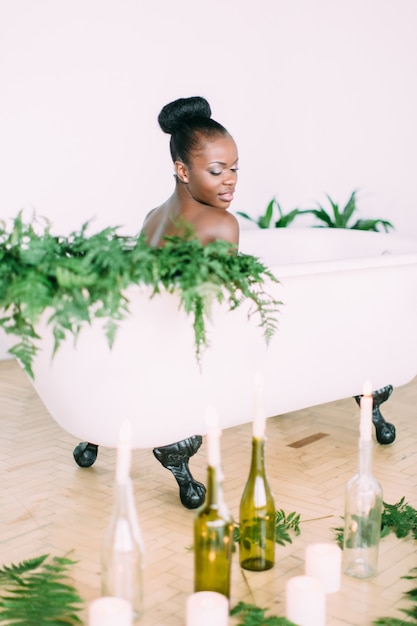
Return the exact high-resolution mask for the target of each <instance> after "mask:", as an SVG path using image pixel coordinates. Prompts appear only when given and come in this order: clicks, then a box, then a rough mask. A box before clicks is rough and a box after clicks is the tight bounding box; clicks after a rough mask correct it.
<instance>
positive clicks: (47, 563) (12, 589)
mask: <svg viewBox="0 0 417 626" xmlns="http://www.w3.org/2000/svg"><path fill="white" fill-rule="evenodd" d="M72 565H74V561H71V560H70V559H68V558H66V557H53V558H49V555H47V554H44V555H42V556H39V557H36V558H33V559H28V560H26V561H22V562H21V563H19V564H17V565H14V564H12V565H10V566H3V568H2V569H0V624H14V625H15V626H43V625H44V624H48V626H64V625H65V624H66V625H67V626H75V625H77V624H82V621H81V619H80V617H79V615H78V613H79V612H80V611H81V609H82V606H83V600H82V599H81V598H80V596H79V595H78V593H77V591H76V590H75V588H74V587H73V586H72V585H71V584H70V583H69V582H68V569H69V567H70V566H72Z"/></svg>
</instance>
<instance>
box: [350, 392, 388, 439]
mask: <svg viewBox="0 0 417 626" xmlns="http://www.w3.org/2000/svg"><path fill="white" fill-rule="evenodd" d="M393 389H394V388H393V386H392V385H386V386H385V387H382V388H381V389H378V390H377V391H374V392H373V393H372V398H373V408H372V422H373V424H374V426H375V436H376V440H377V442H378V443H380V444H382V445H388V444H390V443H393V441H395V435H396V431H395V426H394V424H390V423H389V422H386V421H385V419H384V417H383V416H382V414H381V411H380V408H379V407H380V405H381V404H382V403H383V402H386V401H387V400H388V398H389V397H390V395H391V394H392V392H393ZM355 400H356V402H357V403H358V404H359V405H360V401H361V396H355Z"/></svg>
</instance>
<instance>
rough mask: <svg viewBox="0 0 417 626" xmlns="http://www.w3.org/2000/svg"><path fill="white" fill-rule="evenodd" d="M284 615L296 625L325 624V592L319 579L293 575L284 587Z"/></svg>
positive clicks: (315, 625) (320, 625) (312, 625)
mask: <svg viewBox="0 0 417 626" xmlns="http://www.w3.org/2000/svg"><path fill="white" fill-rule="evenodd" d="M285 599H286V617H287V619H289V620H290V621H291V622H294V624H297V625H298V626H325V624H326V594H325V591H324V586H323V583H322V582H321V580H318V579H317V578H310V577H309V576H294V578H290V580H289V581H288V582H287V585H286V588H285Z"/></svg>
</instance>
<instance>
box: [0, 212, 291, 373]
mask: <svg viewBox="0 0 417 626" xmlns="http://www.w3.org/2000/svg"><path fill="white" fill-rule="evenodd" d="M88 227H89V223H88V222H86V223H85V224H83V226H82V227H81V229H80V230H79V231H74V232H72V233H70V235H68V236H66V237H64V236H56V235H54V234H52V232H51V224H50V223H49V221H48V220H46V219H45V218H37V217H36V216H34V217H33V218H32V220H31V221H29V222H24V221H23V218H22V214H21V213H19V214H18V215H17V217H16V218H15V219H14V220H13V221H12V223H11V225H7V224H6V223H5V222H0V311H1V313H0V326H2V327H3V328H4V330H5V331H6V332H7V333H10V334H12V335H15V336H17V337H18V338H19V342H18V343H17V344H16V345H15V346H13V348H11V349H10V353H11V354H13V355H14V356H16V357H17V358H18V359H19V360H20V362H21V363H22V366H23V368H24V369H25V371H26V372H27V374H28V375H29V376H31V377H32V378H33V371H32V363H33V358H34V356H35V355H36V352H37V350H38V344H37V342H38V340H39V337H38V335H37V333H36V324H37V322H38V321H39V319H40V317H41V316H42V314H43V313H44V311H45V310H48V311H51V313H50V316H49V324H50V325H51V326H52V330H53V335H54V342H55V348H54V352H56V350H57V349H58V347H59V345H60V343H61V342H62V341H63V340H64V339H65V337H66V336H67V335H68V334H72V335H73V336H74V337H75V338H76V337H77V335H78V333H79V331H80V330H81V328H82V327H83V326H85V325H86V324H89V323H90V322H91V321H92V319H94V318H102V319H103V320H104V322H105V325H104V332H105V335H106V337H107V341H108V343H109V345H110V346H111V345H112V344H113V342H114V340H115V337H116V333H117V328H118V324H119V323H120V322H121V321H122V320H123V319H124V318H125V317H126V316H127V315H128V314H129V302H128V300H127V298H126V295H125V290H126V289H127V288H128V287H129V286H130V285H139V284H142V285H147V286H149V287H150V288H151V292H152V295H155V294H157V293H159V292H160V291H163V290H165V291H167V292H169V293H173V292H176V293H178V296H179V300H180V306H181V307H183V309H184V310H185V312H186V313H187V314H189V315H191V316H192V319H193V327H194V336H195V349H196V356H197V359H198V360H199V359H200V358H201V355H202V352H203V349H204V348H206V347H207V346H208V345H209V340H208V337H207V332H206V320H207V318H208V316H209V309H210V303H211V302H212V301H214V300H217V301H218V302H225V303H226V305H227V306H228V307H229V310H233V309H236V308H237V307H238V306H240V305H241V304H242V303H243V302H244V301H245V300H249V301H250V302H251V304H252V305H253V306H252V308H251V312H250V316H251V315H252V314H254V313H256V314H258V316H259V326H260V327H261V328H262V331H263V333H264V336H265V338H266V340H267V341H269V339H270V338H271V336H272V335H273V333H274V332H275V330H276V328H277V320H276V313H277V306H278V305H279V304H280V302H278V301H276V300H275V299H274V298H273V297H272V296H270V295H269V294H268V293H267V292H266V291H265V288H264V286H265V283H266V282H267V281H270V282H278V281H277V279H276V278H275V277H274V276H273V274H272V273H271V272H270V271H269V270H268V269H267V268H266V267H265V265H263V264H262V263H261V262H260V261H259V260H258V259H257V258H256V257H254V256H251V255H246V254H236V247H235V246H233V245H231V244H229V243H227V242H224V241H215V242H212V243H209V244H208V245H206V246H203V245H202V244H201V243H200V242H199V241H198V240H197V239H192V238H188V239H187V238H186V239H184V238H179V237H167V238H166V240H165V245H164V246H163V247H158V248H153V247H150V246H149V245H148V244H147V243H146V242H145V240H144V238H143V237H142V236H141V235H137V236H122V235H120V234H118V227H109V228H106V229H104V230H101V231H100V232H98V233H95V234H92V235H89V234H88V232H87V231H88Z"/></svg>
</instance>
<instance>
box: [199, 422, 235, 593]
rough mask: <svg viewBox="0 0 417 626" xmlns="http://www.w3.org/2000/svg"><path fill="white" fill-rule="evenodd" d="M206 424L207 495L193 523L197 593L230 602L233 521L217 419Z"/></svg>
mask: <svg viewBox="0 0 417 626" xmlns="http://www.w3.org/2000/svg"><path fill="white" fill-rule="evenodd" d="M206 422H207V425H208V432H207V448H208V469H207V492H206V500H205V503H204V505H203V506H202V507H201V509H199V511H198V512H197V514H196V517H195V520H194V591H217V592H218V593H221V594H223V595H225V596H226V597H227V598H230V573H231V563H232V548H233V519H232V516H231V514H230V512H229V509H228V508H227V506H226V504H225V502H224V497H223V488H222V480H223V475H222V470H221V465H220V430H219V428H218V425H217V424H218V421H217V416H216V415H215V414H214V413H208V414H206Z"/></svg>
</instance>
